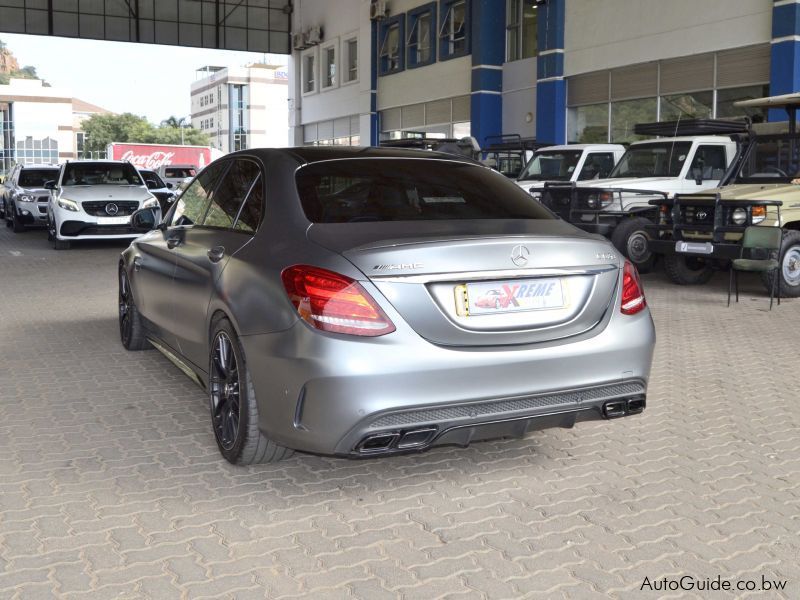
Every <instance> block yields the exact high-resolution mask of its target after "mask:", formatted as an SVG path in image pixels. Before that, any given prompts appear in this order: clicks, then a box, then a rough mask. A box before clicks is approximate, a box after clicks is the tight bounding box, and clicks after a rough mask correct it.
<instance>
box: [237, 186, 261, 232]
mask: <svg viewBox="0 0 800 600" xmlns="http://www.w3.org/2000/svg"><path fill="white" fill-rule="evenodd" d="M263 214H264V180H263V179H262V177H261V175H258V177H256V180H255V181H254V182H253V185H252V187H251V188H250V193H249V194H248V195H247V200H245V202H244V206H243V207H242V210H241V211H239V218H238V219H237V220H236V224H235V225H234V226H233V228H234V229H236V230H237V231H247V232H249V233H255V231H256V230H257V229H258V226H259V225H260V224H261V218H262V217H263Z"/></svg>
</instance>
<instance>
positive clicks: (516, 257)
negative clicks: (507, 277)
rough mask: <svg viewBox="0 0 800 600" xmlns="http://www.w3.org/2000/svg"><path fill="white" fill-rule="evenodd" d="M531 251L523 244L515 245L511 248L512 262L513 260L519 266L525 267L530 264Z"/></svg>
mask: <svg viewBox="0 0 800 600" xmlns="http://www.w3.org/2000/svg"><path fill="white" fill-rule="evenodd" d="M530 253H531V251H530V250H528V248H527V247H526V246H523V245H522V244H520V245H518V246H514V247H513V248H512V249H511V262H513V263H514V264H515V265H517V266H518V267H524V266H525V265H527V264H528V256H530Z"/></svg>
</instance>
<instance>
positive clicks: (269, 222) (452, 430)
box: [119, 148, 655, 464]
mask: <svg viewBox="0 0 800 600" xmlns="http://www.w3.org/2000/svg"><path fill="white" fill-rule="evenodd" d="M132 225H133V226H135V227H137V228H138V229H139V230H140V231H143V232H144V231H146V233H144V234H143V235H142V236H141V237H139V238H138V239H136V240H135V241H134V242H133V243H132V244H131V246H130V247H129V248H127V249H126V250H125V251H124V252H123V253H122V257H121V260H120V263H119V324H120V334H121V338H122V343H123V345H124V346H125V347H126V348H128V349H130V350H138V349H143V348H145V347H148V346H150V345H152V346H155V347H156V348H158V349H159V350H160V351H162V352H163V353H164V354H166V355H167V356H168V357H169V358H170V359H171V360H172V361H173V362H174V363H175V364H176V365H178V367H179V368H180V369H182V370H183V371H184V372H185V373H186V374H187V375H188V376H189V377H191V378H192V379H194V380H195V381H196V382H197V383H198V384H199V385H200V386H201V387H203V388H204V389H205V390H206V392H207V394H208V397H209V404H210V412H211V424H212V428H213V431H214V434H215V436H216V440H217V444H218V446H219V448H220V451H221V452H222V455H223V456H224V457H225V458H226V459H227V460H229V461H230V462H232V463H236V464H250V463H256V462H266V461H272V460H278V459H280V458H283V457H285V456H287V455H288V454H289V453H290V452H291V451H292V450H294V449H297V450H303V451H308V452H316V453H322V454H333V455H340V456H351V457H363V456H381V455H387V454H393V453H399V452H409V451H419V450H425V449H427V448H430V447H431V446H437V445H442V444H457V445H466V444H468V443H469V442H471V441H474V440H480V439H488V438H497V437H503V436H522V435H524V434H525V433H527V432H528V431H531V430H534V429H540V428H543V427H572V426H573V425H574V424H575V423H576V422H577V421H583V420H589V419H610V418H616V417H623V416H627V415H633V414H637V413H641V412H642V411H643V410H644V408H645V401H646V392H647V381H648V377H649V373H650V366H651V362H652V355H653V346H654V344H655V331H654V327H653V322H652V319H651V317H650V313H649V310H648V308H647V304H646V301H645V297H644V292H643V290H642V285H641V283H640V281H639V277H638V274H637V273H636V270H635V269H634V268H633V266H632V265H631V264H630V263H629V262H628V261H626V260H624V258H623V257H621V256H620V255H619V253H618V252H617V250H615V249H614V247H613V246H612V245H611V244H610V243H609V242H608V241H607V240H605V239H603V238H601V237H599V236H596V235H591V234H587V233H584V232H582V231H580V230H578V229H577V228H575V227H573V226H571V225H569V224H568V223H565V222H564V221H561V220H558V219H557V218H556V217H555V216H554V215H553V214H552V213H551V212H549V211H548V210H547V209H546V208H544V207H543V206H542V205H541V204H539V203H538V202H534V201H532V200H531V198H530V196H529V195H528V194H527V193H525V192H524V191H522V190H521V189H520V188H519V187H517V186H516V185H515V184H514V183H513V182H512V181H509V180H508V179H507V178H505V177H503V176H502V175H500V174H499V173H497V172H495V171H492V170H491V169H489V168H486V167H484V166H482V165H479V164H477V163H474V162H471V161H468V160H466V159H464V160H461V159H458V158H455V157H453V156H451V155H446V154H437V153H432V152H424V151H411V150H399V149H398V150H390V149H379V148H293V149H283V150H266V149H264V150H247V151H242V152H237V153H233V154H230V155H227V156H226V157H224V158H222V159H220V160H218V161H215V162H214V163H212V164H210V165H209V166H208V167H206V168H205V169H204V170H203V171H202V172H201V173H200V174H199V175H198V176H197V177H196V178H195V179H194V180H193V181H192V183H191V184H190V185H189V186H188V187H187V189H186V190H185V191H184V193H183V194H182V195H181V197H180V199H179V200H178V201H176V202H175V203H174V204H173V205H172V207H171V208H170V210H169V211H168V212H167V213H166V215H164V217H163V219H162V217H161V214H160V209H158V208H155V207H154V208H147V209H142V210H140V211H138V212H137V213H136V214H135V215H134V216H133V218H132Z"/></svg>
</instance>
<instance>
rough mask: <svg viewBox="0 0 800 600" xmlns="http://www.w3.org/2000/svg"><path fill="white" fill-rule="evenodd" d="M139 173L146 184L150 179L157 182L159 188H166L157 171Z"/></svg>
mask: <svg viewBox="0 0 800 600" xmlns="http://www.w3.org/2000/svg"><path fill="white" fill-rule="evenodd" d="M139 173H141V175H142V179H144V182H145V183H147V180H148V179H152V180H153V181H155V182H156V185H158V187H160V188H163V187H166V185H165V184H164V182H163V181H161V177H159V176H158V173H156V172H155V171H139Z"/></svg>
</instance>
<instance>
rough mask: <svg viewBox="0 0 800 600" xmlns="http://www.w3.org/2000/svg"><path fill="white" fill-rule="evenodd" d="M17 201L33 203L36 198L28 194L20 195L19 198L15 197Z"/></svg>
mask: <svg viewBox="0 0 800 600" xmlns="http://www.w3.org/2000/svg"><path fill="white" fill-rule="evenodd" d="M17 200H19V201H20V202H33V201H34V200H36V198H35V197H34V196H31V195H29V194H20V195H19V196H17Z"/></svg>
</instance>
